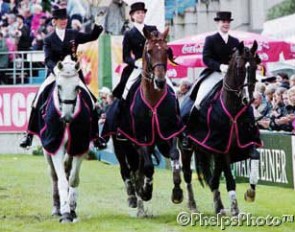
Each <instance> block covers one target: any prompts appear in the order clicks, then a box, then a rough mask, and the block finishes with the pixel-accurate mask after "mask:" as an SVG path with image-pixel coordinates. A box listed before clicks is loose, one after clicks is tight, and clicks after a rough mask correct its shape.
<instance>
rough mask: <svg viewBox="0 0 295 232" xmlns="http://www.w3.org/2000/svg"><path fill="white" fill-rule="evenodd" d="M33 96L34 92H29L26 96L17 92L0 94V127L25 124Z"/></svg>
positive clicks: (17, 126)
mask: <svg viewBox="0 0 295 232" xmlns="http://www.w3.org/2000/svg"><path fill="white" fill-rule="evenodd" d="M34 97H35V93H29V94H28V95H27V96H25V94H23V93H18V92H16V93H4V94H2V95H1V94H0V127H1V126H2V127H3V126H6V127H9V126H13V127H16V128H19V127H23V126H25V124H26V123H27V120H28V117H29V115H30V110H31V105H32V101H33V99H34Z"/></svg>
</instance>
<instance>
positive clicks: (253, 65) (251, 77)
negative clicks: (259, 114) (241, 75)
mask: <svg viewBox="0 0 295 232" xmlns="http://www.w3.org/2000/svg"><path fill="white" fill-rule="evenodd" d="M257 47H258V44H257V41H256V40H255V41H254V43H253V45H252V47H251V49H250V57H249V66H248V67H247V84H248V94H249V99H250V101H252V100H253V92H254V89H255V83H256V70H257V65H258V64H260V63H261V59H260V58H259V56H258V54H257V53H256V51H257Z"/></svg>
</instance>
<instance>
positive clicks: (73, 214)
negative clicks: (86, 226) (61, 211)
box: [70, 210, 78, 222]
mask: <svg viewBox="0 0 295 232" xmlns="http://www.w3.org/2000/svg"><path fill="white" fill-rule="evenodd" d="M70 214H71V217H72V221H73V222H77V221H78V215H77V214H76V211H75V210H71V213H70Z"/></svg>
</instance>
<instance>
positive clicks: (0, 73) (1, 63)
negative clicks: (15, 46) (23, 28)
mask: <svg viewBox="0 0 295 232" xmlns="http://www.w3.org/2000/svg"><path fill="white" fill-rule="evenodd" d="M7 51H8V48H7V45H6V41H5V39H4V37H3V34H2V33H1V32H0V53H2V52H3V53H4V54H0V78H1V79H0V82H1V83H6V80H5V70H3V69H6V68H7V67H8V61H9V59H8V53H7ZM5 53H6V54H5Z"/></svg>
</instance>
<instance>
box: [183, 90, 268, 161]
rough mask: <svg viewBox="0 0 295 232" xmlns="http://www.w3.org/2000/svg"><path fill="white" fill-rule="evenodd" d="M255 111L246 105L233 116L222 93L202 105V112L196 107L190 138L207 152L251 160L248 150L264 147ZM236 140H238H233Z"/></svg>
mask: <svg viewBox="0 0 295 232" xmlns="http://www.w3.org/2000/svg"><path fill="white" fill-rule="evenodd" d="M254 122H255V120H254V115H253V109H252V107H251V106H249V105H245V106H244V107H242V109H241V110H240V111H239V113H238V114H237V115H235V116H233V115H231V114H230V113H229V111H228V109H227V108H226V106H225V105H224V103H223V101H222V99H221V91H219V92H217V93H216V95H215V96H214V98H213V100H212V99H211V100H210V101H209V100H208V101H207V102H206V103H205V102H204V104H202V107H201V109H200V110H197V109H196V108H193V110H192V112H191V115H190V118H189V122H188V127H187V130H188V132H187V133H188V136H189V138H190V139H192V140H193V141H194V142H195V143H197V144H198V145H200V146H201V147H202V148H204V149H205V150H208V151H211V152H214V153H219V154H227V153H229V152H230V153H233V152H234V153H235V154H237V155H238V154H243V155H241V156H240V157H234V156H233V160H234V161H239V160H243V159H247V158H249V157H247V156H245V154H246V153H247V151H248V149H249V148H250V147H251V146H253V145H256V146H257V147H260V146H261V145H262V143H261V140H260V136H259V130H258V127H257V126H256V125H255V123H254ZM233 140H234V141H233Z"/></svg>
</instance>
